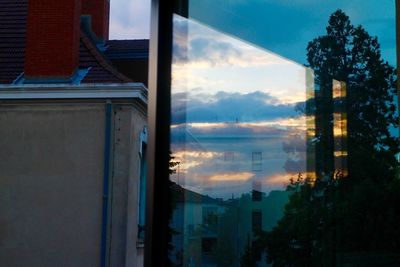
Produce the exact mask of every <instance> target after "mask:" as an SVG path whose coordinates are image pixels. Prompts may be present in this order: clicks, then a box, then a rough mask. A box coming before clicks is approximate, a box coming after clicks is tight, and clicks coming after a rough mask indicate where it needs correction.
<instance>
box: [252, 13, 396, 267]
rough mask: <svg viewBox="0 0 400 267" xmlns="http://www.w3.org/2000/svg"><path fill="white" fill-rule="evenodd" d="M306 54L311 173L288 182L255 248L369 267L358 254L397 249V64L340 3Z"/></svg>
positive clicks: (271, 257)
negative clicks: (273, 222) (340, 105)
mask: <svg viewBox="0 0 400 267" xmlns="http://www.w3.org/2000/svg"><path fill="white" fill-rule="evenodd" d="M307 59H308V62H309V67H311V68H312V69H313V70H314V74H315V81H316V83H317V84H318V85H319V88H318V90H317V91H316V97H315V108H313V112H314V115H315V120H316V159H317V160H316V177H317V179H316V181H315V182H311V181H310V180H309V179H307V178H304V179H303V178H302V177H301V176H300V175H299V177H298V178H297V179H293V180H292V181H291V183H290V185H289V186H288V187H287V190H288V191H290V192H291V196H290V199H289V202H288V204H287V205H286V207H285V212H284V216H283V217H282V219H281V220H280V221H279V223H278V224H277V226H276V227H275V228H273V229H272V230H271V231H268V232H263V233H262V234H260V235H259V237H258V239H257V241H256V242H257V243H258V245H257V246H256V247H258V248H260V249H261V250H262V251H265V252H266V253H267V258H268V262H269V263H270V264H272V266H275V267H279V266H341V265H344V264H350V266H353V265H354V264H358V265H357V266H369V265H368V264H370V263H368V262H367V260H365V257H364V258H363V257H362V256H360V255H364V254H362V253H366V252H368V253H372V252H373V253H378V254H379V253H383V255H387V254H388V253H397V254H400V229H399V227H398V224H399V223H400V207H399V206H400V205H399V204H398V203H400V197H399V195H400V194H399V193H398V192H400V191H399V190H400V181H399V177H398V170H399V162H398V161H397V159H396V155H398V153H399V151H400V150H399V140H398V136H395V135H394V134H393V129H395V128H396V127H397V123H398V114H397V111H396V109H397V107H396V104H395V102H396V101H395V95H396V87H395V82H396V79H397V78H396V76H395V69H394V68H393V67H392V66H390V65H389V63H388V62H385V61H384V60H383V59H382V57H381V52H380V45H379V43H378V40H377V38H376V37H372V36H370V35H369V34H368V32H367V31H366V30H365V29H364V28H363V27H362V26H357V27H355V26H353V25H352V24H351V22H350V19H349V17H348V16H347V15H346V14H345V13H344V12H343V11H341V10H338V11H336V12H335V13H333V14H332V15H331V16H330V18H329V23H328V26H327V28H326V34H325V35H323V36H320V37H318V38H316V39H314V40H312V41H311V42H309V44H308V46H307ZM334 79H335V80H338V81H342V82H345V84H346V86H347V94H346V97H345V99H344V100H345V103H344V105H345V110H346V111H347V114H346V115H347V116H346V118H347V136H346V138H347V140H346V141H347V144H348V151H347V161H348V176H347V177H340V179H338V177H335V174H334V160H335V158H334V153H333V152H334V145H333V144H334V142H335V138H336V137H335V136H334V131H333V128H334V125H333V113H334V105H335V101H336V100H335V99H334V98H333V97H332V81H333V80H334ZM308 115H310V114H308ZM391 129H392V132H391ZM396 172H397V174H396ZM346 255H352V260H353V262H352V261H351V260H350V261H349V260H348V258H346ZM379 255H381V254H379ZM244 260H245V259H244ZM355 261H356V262H355ZM398 263H399V262H398V261H397V262H396V264H398ZM351 264H353V265H351ZM360 264H361V265H360ZM362 264H364V265H362ZM388 266H391V265H388ZM393 266H398V265H393Z"/></svg>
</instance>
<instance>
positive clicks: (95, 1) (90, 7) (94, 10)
mask: <svg viewBox="0 0 400 267" xmlns="http://www.w3.org/2000/svg"><path fill="white" fill-rule="evenodd" d="M82 15H91V16H92V29H93V31H94V33H95V34H96V35H97V36H98V37H100V38H102V39H103V40H108V32H109V22H110V1H109V0H82Z"/></svg>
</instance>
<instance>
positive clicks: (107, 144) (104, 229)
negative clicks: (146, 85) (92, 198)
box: [100, 100, 112, 267]
mask: <svg viewBox="0 0 400 267" xmlns="http://www.w3.org/2000/svg"><path fill="white" fill-rule="evenodd" d="M111 114H112V103H111V101H109V100H108V101H107V102H106V121H105V140H104V165H103V166H104V169H103V171H104V174H103V175H104V177H103V210H102V223H101V259H100V266H101V267H106V266H107V258H108V257H107V243H108V242H107V241H108V203H109V180H110V158H111V157H110V156H111V155H110V150H111Z"/></svg>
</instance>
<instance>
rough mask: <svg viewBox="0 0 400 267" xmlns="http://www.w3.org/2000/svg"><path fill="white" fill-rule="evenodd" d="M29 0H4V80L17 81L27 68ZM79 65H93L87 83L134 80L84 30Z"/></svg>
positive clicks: (0, 17) (0, 38)
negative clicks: (113, 64) (114, 65)
mask: <svg viewBox="0 0 400 267" xmlns="http://www.w3.org/2000/svg"><path fill="white" fill-rule="evenodd" d="M27 12H28V0H0V84H11V83H13V82H14V81H15V80H16V79H17V78H18V77H19V76H20V75H21V74H22V73H23V71H24V60H25V34H26V20H27ZM79 68H90V70H89V72H88V74H87V75H86V76H85V78H84V79H83V81H82V82H83V83H118V82H131V80H130V79H129V78H127V77H125V76H124V75H122V74H121V73H119V72H118V71H117V70H116V69H115V68H114V67H113V66H112V64H111V63H110V62H109V61H108V60H107V59H106V57H105V56H104V55H103V54H102V52H100V50H99V49H97V47H96V45H94V44H93V43H92V42H91V40H90V39H89V38H88V37H86V36H85V34H84V33H81V40H80V58H79Z"/></svg>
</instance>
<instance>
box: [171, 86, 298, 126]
mask: <svg viewBox="0 0 400 267" xmlns="http://www.w3.org/2000/svg"><path fill="white" fill-rule="evenodd" d="M295 107H296V104H282V103H280V101H279V99H277V98H275V97H273V96H271V95H270V94H268V93H265V92H260V91H256V92H251V93H245V94H241V93H228V92H217V93H216V94H204V93H201V94H195V93H194V94H186V93H177V94H173V96H172V121H173V123H174V124H179V123H194V122H236V123H238V122H241V123H242V122H257V121H270V120H275V119H282V118H290V117H295V116H297V115H298V114H297V113H296V110H295Z"/></svg>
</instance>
